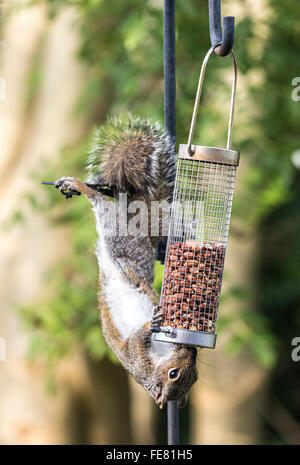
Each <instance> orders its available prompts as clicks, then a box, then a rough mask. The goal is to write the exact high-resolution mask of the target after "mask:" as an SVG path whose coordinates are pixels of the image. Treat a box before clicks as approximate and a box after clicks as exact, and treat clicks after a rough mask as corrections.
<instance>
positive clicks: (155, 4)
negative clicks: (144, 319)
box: [0, 0, 300, 444]
mask: <svg viewBox="0 0 300 465" xmlns="http://www.w3.org/2000/svg"><path fill="white" fill-rule="evenodd" d="M162 3H163V2H162V1H159V0H155V1H154V0H152V1H150V0H149V1H146V0H111V1H109V2H107V1H104V0H85V1H83V0H82V1H81V0H77V1H66V0H65V1H59V0H48V1H46V2H44V1H36V2H30V3H29V4H26V3H24V2H20V3H16V2H12V5H11V7H10V9H9V10H7V15H6V21H4V26H3V30H2V35H3V37H4V38H5V37H8V44H7V46H6V47H7V50H6V52H3V53H2V60H1V62H2V68H3V74H4V75H5V73H7V74H8V75H10V74H9V73H11V76H13V75H14V74H13V66H15V67H16V69H17V70H21V69H22V70H23V71H22V73H23V74H21V76H20V79H19V81H18V79H17V78H13V77H12V78H11V81H9V80H8V79H9V78H8V77H7V82H8V85H9V83H10V82H11V89H15V90H16V96H18V99H19V100H18V101H21V104H20V107H19V109H18V113H17V115H19V116H18V118H19V120H18V121H19V126H20V127H22V131H21V129H19V131H21V132H20V134H19V135H18V136H16V135H15V138H16V141H14V142H11V144H10V145H9V143H10V142H9V141H10V139H9V137H12V136H11V133H10V132H9V131H10V125H9V124H8V123H7V124H6V125H4V128H6V131H7V137H8V139H7V140H8V148H7V153H6V158H5V157H4V165H3V170H2V177H3V179H4V182H3V186H2V189H3V190H4V187H5V192H6V195H7V196H8V193H10V196H9V201H8V204H7V205H8V206H9V208H8V207H7V208H6V210H7V211H6V213H5V209H4V213H3V215H2V220H3V225H4V227H3V232H2V234H3V235H4V237H5V240H4V242H3V244H5V245H3V246H2V247H3V249H5V254H4V257H6V258H4V263H3V266H4V265H6V266H7V267H10V269H9V271H8V274H9V276H10V275H11V274H14V270H16V268H14V267H16V266H17V270H18V269H19V268H18V267H21V268H22V270H23V271H22V272H21V275H20V274H18V273H17V274H15V278H14V281H12V279H13V278H10V277H8V278H7V279H8V281H7V280H5V279H4V280H3V281H2V284H3V286H4V288H5V292H4V291H3V292H2V294H1V298H2V299H3V306H2V309H3V310H1V312H2V316H1V319H0V322H1V328H2V330H0V335H1V336H2V335H3V336H5V338H6V342H7V348H8V353H9V345H10V340H11V339H12V338H17V339H18V337H21V339H22V341H23V339H24V338H25V340H24V341H23V342H22V344H21V348H19V347H16V348H15V349H14V350H13V351H12V352H11V353H12V354H13V357H14V360H16V359H17V360H18V363H17V366H18V367H20V365H22V364H24V366H25V367H26V368H24V369H25V370H26V383H25V384H26V393H24V392H25V389H24V390H23V391H22V378H18V376H23V375H19V374H18V375H16V374H15V373H16V372H15V371H14V370H15V368H14V367H15V363H16V362H12V364H11V365H10V361H9V360H7V362H6V364H2V365H0V370H1V371H2V376H1V383H2V393H4V394H3V395H2V396H1V401H0V412H1V409H2V411H3V412H4V414H5V415H6V416H5V418H7V422H8V423H7V424H8V425H9V426H8V427H6V428H5V427H4V426H2V427H1V428H2V429H1V428H0V442H2V443H13V442H18V443H53V442H61V443H75V444H76V443H102V444H103V443H107V444H112V443H119V444H120V443H141V442H142V443H146V442H149V443H159V444H161V443H165V442H166V412H165V411H164V412H162V413H161V412H158V409H157V408H156V407H155V406H154V405H152V401H151V400H149V399H148V398H147V397H146V394H144V393H143V392H142V391H141V390H139V389H138V388H137V387H136V386H134V385H133V384H132V382H131V381H129V380H128V378H127V375H126V374H125V372H124V371H123V369H122V368H121V367H120V366H119V364H118V362H117V360H116V358H115V356H114V355H113V354H112V352H111V351H110V350H109V349H108V347H107V346H106V344H105V341H104V339H103V336H102V334H101V330H100V326H99V321H98V310H97V264H96V259H95V256H94V248H95V241H96V233H95V227H94V218H93V216H92V212H91V211H90V208H89V206H88V204H87V202H86V201H85V200H84V199H83V198H73V199H72V200H71V201H70V200H69V202H67V203H65V202H64V200H63V198H62V197H61V196H59V195H58V194H57V191H55V190H54V189H53V190H52V189H50V188H49V189H48V188H46V187H43V188H42V187H40V186H39V181H40V180H54V179H57V178H59V177H61V176H62V175H75V176H78V177H81V178H84V176H85V172H84V160H85V158H86V152H87V149H88V145H89V142H90V140H91V136H92V133H93V129H94V127H95V126H96V125H97V124H101V122H103V121H105V119H106V116H107V115H108V114H118V113H124V112H128V111H130V112H132V113H133V114H138V115H141V116H147V117H150V118H153V119H155V120H159V121H160V122H163V51H162V41H163V32H162V13H163V12H162ZM207 3H208V2H207V1H205V0H176V73H177V142H178V143H186V140H187V136H188V130H189V124H190V119H191V114H192V109H193V104H194V98H195V92H196V86H197V79H198V75H199V70H200V66H201V62H202V59H203V57H204V55H205V53H206V51H207V49H208V48H209V46H210V44H209V33H208V7H207ZM222 6H223V11H222V13H223V14H224V15H235V16H236V40H235V46H234V50H235V54H236V57H237V62H238V68H239V80H238V90H237V103H236V113H235V122H234V131H233V148H234V149H236V150H240V152H241V165H240V167H239V169H238V174H237V178H238V179H237V186H236V192H235V197H234V207H233V217H232V225H231V230H230V237H229V246H228V254H227V258H226V263H225V278H224V286H223V293H222V299H221V306H220V316H219V321H218V343H217V348H216V350H215V351H214V352H213V353H209V354H207V352H208V351H199V352H201V353H199V370H200V380H199V381H198V383H197V384H196V386H195V387H194V388H193V390H192V393H191V401H190V403H189V406H188V407H187V408H186V409H185V410H184V411H181V414H180V423H181V441H182V442H183V443H185V444H190V443H194V444H199V443H203V444H212V443H222V444H228V443H235V444H300V402H299V390H300V377H299V366H300V365H299V363H300V362H299V363H297V362H294V361H292V358H291V351H292V348H293V347H292V345H291V342H292V339H293V338H294V337H296V336H300V312H299V306H300V299H299V297H300V295H299V294H300V286H299V281H300V267H299V261H300V243H299V232H300V231H299V223H300V209H299V191H300V175H299V167H300V162H299V152H298V156H297V150H298V151H299V150H300V131H299V115H300V113H299V110H300V102H299V101H298V102H297V101H294V100H293V99H292V91H293V89H294V87H293V86H292V79H293V78H294V77H296V76H298V75H300V69H299V37H300V4H299V2H298V1H297V0H286V1H285V2H280V1H276V0H264V1H263V0H259V1H252V2H251V1H246V0H245V1H243V0H241V1H230V0H227V1H223V2H222ZM28 15H29V16H28ZM30 15H31V16H30ZM20 17H21V20H20ZM28 18H29V19H28ZM18 20H19V23H18ZM26 21H27V22H26ZM18 24H19V26H20V25H21V29H22V27H23V32H24V36H23V37H22V38H21V39H19V42H18V44H19V45H18V44H17V46H16V45H15V46H16V47H17V51H18V50H19V52H20V55H18V53H16V54H15V56H14V60H15V61H13V57H11V55H12V51H13V47H14V40H13V37H15V35H14V34H18V31H19V29H18V28H17V25H18ZM24 24H25V25H24ZM26 28H27V29H26ZM30 34H31V36H32V39H31V40H30ZM70 43H71V45H70ZM10 45H11V46H12V49H11V50H12V51H11V53H10V56H9V57H8V56H6V54H7V55H8V54H9V46H10ZM18 47H19V48H18ZM22 47H24V49H22ZM26 47H27V49H26ZM65 49H66V52H65V54H64V50H65ZM24 50H25V51H24ZM26 50H27V52H26ZM21 55H22V60H23V61H22V60H20V62H19V61H18V60H19V58H20V56H21ZM45 57H46V58H47V60H48V61H47V60H45ZM49 57H50V58H49ZM66 57H67V58H66ZM70 57H71V58H70ZM67 60H69V61H70V63H69V62H68V61H67ZM13 63H14V64H13ZM66 63H67V65H66ZM74 63H75V64H74ZM22 66H23V68H22ZM55 73H56V74H55ZM14 76H15V75H14ZM17 76H18V72H17ZM231 77H232V68H231V61H230V58H229V57H227V58H218V57H212V59H211V60H210V62H209V65H208V69H207V73H206V80H205V85H204V93H203V99H202V102H201V103H202V104H201V107H200V111H199V116H198V123H197V129H196V133H195V137H194V140H195V142H197V143H199V144H201V145H212V146H219V147H222V146H224V145H225V140H226V129H227V120H228V114H229V100H230V89H231ZM51 79H52V81H51ZM47 80H48V81H50V84H49V85H48V87H47ZM74 82H76V85H75V84H74ZM72 89H73V93H72V95H71V96H70V98H69V100H68V103H67V104H65V106H67V110H65V109H64V106H63V102H64V98H65V96H66V95H68V92H69V93H70V92H71V90H72ZM14 104H15V105H16V106H17V104H16V103H14V101H13V97H11V100H10V94H9V93H8V95H7V101H6V103H5V104H3V105H4V107H5V106H6V107H5V108H4V109H3V110H2V111H6V114H8V117H7V118H8V122H11V120H14V118H17V116H16V113H14V111H13V105H14ZM45 108H46V110H44V109H45ZM16 111H17V110H16ZM43 111H47V112H51V115H50V117H49V118H50V122H52V123H51V124H48V123H47V116H46V113H43ZM43 122H44V126H43V127H42V128H41V129H39V124H40V125H42V124H43ZM55 123H56V124H55ZM27 126H28V127H29V129H28V127H27ZM24 128H25V129H24ZM26 128H27V129H26ZM15 132H17V130H15ZM5 134H6V133H4V136H5ZM28 134H29V135H28ZM32 134H34V136H33V135H32ZM37 134H38V135H39V137H38V139H35V138H36V137H37ZM55 134H56V136H55V137H56V142H55V144H52V142H51V141H52V139H53V138H54V135H55ZM57 134H60V137H57ZM34 137H35V138H34ZM37 140H38V143H37ZM49 147H50V148H49ZM33 153H35V155H32V154H33ZM23 178H26V181H24V182H19V179H23ZM16 186H20V188H16ZM12 198H15V201H14V202H13V201H12V200H11V199H12ZM2 202H3V205H4V202H5V194H4V197H2ZM40 221H41V222H42V223H40ZM57 231H59V232H57ZM14 234H15V235H16V237H17V239H16V240H18V241H19V242H18V243H19V244H20V245H19V247H20V248H21V249H23V250H24V247H23V246H22V243H23V245H24V244H25V243H26V241H27V246H26V247H28V250H29V252H28V253H29V256H30V257H29V258H27V261H26V260H25V259H23V261H22V260H21V258H20V257H22V256H21V255H19V254H18V253H17V248H16V247H15V246H14V244H12V245H10V248H9V246H7V244H9V243H10V242H9V241H11V240H12V237H14ZM38 244H40V245H38ZM26 247H25V249H26ZM11 249H12V251H11V252H10V253H8V252H7V251H8V250H11ZM47 249H48V253H47ZM41 250H42V252H41ZM58 250H59V253H58ZM6 253H7V254H6ZM49 256H51V257H50V258H49ZM46 257H48V258H46ZM28 260H31V261H32V262H31V263H34V264H35V266H34V269H35V272H34V273H33V275H31V276H33V277H32V279H30V272H29V271H28V266H27V263H28ZM16 261H17V262H19V263H18V265H16ZM40 262H41V263H40ZM6 273H7V271H6ZM22 273H23V274H22ZM161 275H162V266H160V265H159V264H158V263H156V277H155V284H156V288H157V290H158V291H159V289H160V285H161ZM20 276H21V277H20ZM22 276H26V279H28V283H29V284H28V285H27V288H28V286H29V288H32V292H29V293H28V294H26V292H25V293H24V292H23V293H22V292H21V293H19V294H20V295H19V297H16V299H15V300H14V299H10V298H7V295H6V292H7V289H8V288H10V289H13V290H12V291H10V292H13V293H14V292H15V289H16V287H17V288H18V286H19V285H20V282H21V281H22V280H23V278H22ZM34 276H35V277H37V276H39V278H37V281H36V286H35V287H34V284H33V281H34ZM41 277H42V278H41ZM22 282H24V281H22ZM8 283H10V284H9V285H8ZM16 295H18V292H16ZM10 296H11V294H10ZM16 309H17V316H16V315H15V313H16ZM12 312H13V313H14V316H13V317H12V316H11V313H12ZM8 314H9V317H8V316H7V315H8ZM7 318H8V320H7ZM11 318H13V320H12V321H13V322H15V321H17V323H11ZM7 321H8V322H7ZM14 325H15V326H14ZM12 326H13V328H14V329H12ZM16 328H17V329H16ZM2 333H3V334H2ZM25 350H26V353H25V352H24V351H25ZM28 370H29V372H28ZM24 376H25V375H24ZM8 377H10V379H11V381H10V384H9V383H8V381H7V379H8ZM12 380H13V381H14V383H18V385H19V388H18V389H19V391H18V393H17V392H15V391H14V390H13V392H14V393H15V394H14V395H15V396H16V395H19V396H21V398H22V396H23V403H22V406H23V407H22V408H21V409H20V408H19V410H18V411H19V412H22V411H23V412H25V411H26V414H25V413H23V417H22V413H20V414H19V416H18V415H17V414H15V416H14V417H13V418H11V416H10V415H9V413H8V405H9V403H13V402H14V399H13V397H12V396H11V397H9V396H8V397H7V392H8V391H10V388H9V386H10V387H11V386H12V384H13V383H12ZM19 382H20V384H19ZM37 384H38V385H39V387H38V388H37ZM32 385H34V387H32ZM0 389H1V388H0ZM32 389H34V390H35V389H38V394H34V392H35V391H32V393H31V394H30V390H32ZM36 396H38V397H37V398H38V399H39V405H40V408H39V411H38V412H35V414H34V415H33V416H32V415H31V414H32V409H31V408H30V405H33V404H34V403H35V401H34V399H35V398H36ZM30 402H31V404H30ZM23 404H24V405H25V404H26V405H28V407H26V409H25V410H22V409H24V408H25V407H24V405H23ZM49 406H51V407H49ZM49 409H50V410H49ZM27 410H29V411H31V413H28V411H27ZM33 410H35V407H34V408H33ZM19 423H20V424H21V425H22V426H21V427H20V425H19ZM23 423H24V424H23ZM17 425H19V426H17ZM30 425H31V426H30ZM41 425H42V426H41ZM7 428H8V429H7ZM37 430H38V431H39V432H37ZM141 431H142V432H141Z"/></svg>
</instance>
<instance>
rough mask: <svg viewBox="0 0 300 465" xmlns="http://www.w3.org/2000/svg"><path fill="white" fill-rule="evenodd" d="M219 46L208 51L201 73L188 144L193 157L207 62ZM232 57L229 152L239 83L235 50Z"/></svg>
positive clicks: (227, 146)
mask: <svg viewBox="0 0 300 465" xmlns="http://www.w3.org/2000/svg"><path fill="white" fill-rule="evenodd" d="M218 45H219V44H217V45H215V46H214V47H211V48H210V49H209V50H208V52H207V54H206V56H205V58H204V60H203V63H202V67H201V71H200V77H199V82H198V89H197V94H196V99H195V105H194V111H193V116H192V121H191V127H190V133H189V138H188V143H187V151H188V153H189V154H190V155H191V156H192V155H193V154H194V152H193V150H192V139H193V135H194V131H195V125H196V119H197V114H198V108H199V103H200V98H201V94H202V88H203V81H204V76H205V71H206V66H207V62H208V60H209V57H210V56H211V54H212V53H213V51H214V50H215V48H216V47H218ZM230 55H231V57H232V61H233V70H234V74H233V81H232V92H231V102H230V113H229V125H228V135H227V145H226V149H227V150H230V148H231V138H232V126H233V115H234V104H235V94H236V83H237V65H236V59H235V55H234V53H233V50H231V51H230Z"/></svg>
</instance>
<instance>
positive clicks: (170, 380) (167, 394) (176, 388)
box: [150, 344, 197, 409]
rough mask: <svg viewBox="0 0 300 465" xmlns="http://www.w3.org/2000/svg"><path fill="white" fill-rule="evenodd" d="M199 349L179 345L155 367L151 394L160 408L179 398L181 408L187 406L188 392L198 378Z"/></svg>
mask: <svg viewBox="0 0 300 465" xmlns="http://www.w3.org/2000/svg"><path fill="white" fill-rule="evenodd" d="M196 357H197V349H196V348H195V347H187V346H181V345H177V344H176V347H175V348H174V350H173V351H172V352H171V355H170V356H169V357H168V358H165V357H163V358H162V360H161V362H160V363H159V364H158V365H157V366H156V367H155V370H154V373H153V383H154V384H155V385H154V386H152V389H151V391H152V392H150V395H151V396H152V397H153V398H154V400H155V402H156V404H157V405H158V406H159V408H161V409H162V408H163V406H164V404H165V403H166V402H168V401H169V400H177V402H178V406H179V407H180V408H182V407H185V405H186V403H187V398H188V392H189V390H190V388H191V387H192V385H193V384H194V383H195V382H196V380H197V367H196Z"/></svg>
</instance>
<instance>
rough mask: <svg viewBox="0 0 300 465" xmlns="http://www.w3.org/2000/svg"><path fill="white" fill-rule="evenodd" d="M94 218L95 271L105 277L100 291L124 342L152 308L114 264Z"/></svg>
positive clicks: (146, 319) (145, 320) (149, 316)
mask: <svg viewBox="0 0 300 465" xmlns="http://www.w3.org/2000/svg"><path fill="white" fill-rule="evenodd" d="M95 213H96V212H95ZM95 216H96V221H97V231H98V234H99V239H98V245H97V258H98V263H99V268H101V270H103V272H104V274H105V278H106V279H105V284H104V285H103V287H102V290H103V292H104V295H105V300H106V303H107V305H108V306H109V308H110V312H111V317H112V319H113V322H114V324H115V326H116V327H117V328H118V331H119V332H120V334H121V336H122V338H124V340H126V339H127V338H128V337H129V335H130V333H132V332H134V331H136V330H137V329H139V328H141V327H142V326H143V325H144V324H145V323H146V322H147V321H149V320H150V319H151V316H152V310H153V305H152V302H151V300H150V298H149V297H148V296H147V295H146V294H142V293H140V292H138V290H137V289H135V288H133V287H131V286H130V284H129V283H128V282H127V281H126V279H125V278H124V276H123V275H122V273H121V271H120V270H118V268H117V267H116V265H115V264H114V262H113V260H112V258H111V256H110V254H109V252H108V250H107V246H106V244H105V240H104V235H103V230H102V225H101V223H100V221H99V219H98V218H99V217H98V215H97V214H96V215H95Z"/></svg>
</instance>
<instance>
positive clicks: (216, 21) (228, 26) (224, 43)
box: [208, 0, 234, 57]
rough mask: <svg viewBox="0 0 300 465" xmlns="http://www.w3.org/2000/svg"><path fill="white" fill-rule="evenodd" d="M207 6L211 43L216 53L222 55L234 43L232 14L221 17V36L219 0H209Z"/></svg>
mask: <svg viewBox="0 0 300 465" xmlns="http://www.w3.org/2000/svg"><path fill="white" fill-rule="evenodd" d="M208 8H209V34H210V41H211V45H212V46H213V47H215V53H216V54H217V55H219V56H221V57H224V56H226V55H228V54H229V53H230V51H231V49H232V47H233V43H234V16H224V17H223V36H222V28H221V5H220V0H209V1H208ZM217 44H219V45H218V47H216V45H217Z"/></svg>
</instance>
